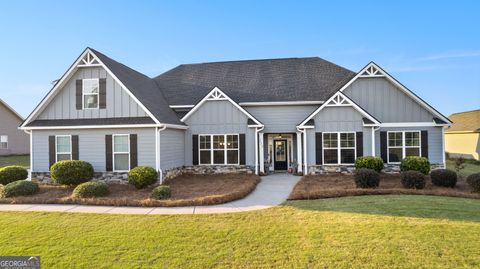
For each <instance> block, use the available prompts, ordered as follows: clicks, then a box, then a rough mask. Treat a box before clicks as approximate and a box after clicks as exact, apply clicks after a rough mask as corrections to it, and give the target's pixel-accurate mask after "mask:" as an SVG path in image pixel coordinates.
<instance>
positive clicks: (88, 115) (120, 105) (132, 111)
mask: <svg viewBox="0 0 480 269" xmlns="http://www.w3.org/2000/svg"><path fill="white" fill-rule="evenodd" d="M89 78H106V95H107V96H106V100H107V106H106V108H105V109H82V110H77V109H76V105H75V104H76V100H75V94H76V85H75V81H76V80H77V79H89ZM146 116H147V114H146V113H145V111H144V110H143V109H142V108H141V107H140V106H139V105H138V104H137V102H135V100H133V99H132V98H131V97H130V96H129V95H128V93H127V92H126V91H125V90H124V89H123V88H122V87H121V86H120V84H118V83H117V82H116V81H115V80H114V79H113V77H112V76H110V75H109V74H108V73H107V71H106V70H105V69H103V68H102V67H85V68H80V69H78V70H77V71H76V72H75V73H74V74H73V76H72V77H71V78H70V79H69V80H68V82H67V83H66V84H65V86H64V87H63V88H62V89H60V90H59V91H58V94H57V95H56V96H55V97H54V98H53V100H52V101H51V102H50V103H49V105H48V106H47V107H46V108H45V110H43V111H42V112H41V114H40V115H39V116H38V119H41V120H56V119H92V118H120V117H146Z"/></svg>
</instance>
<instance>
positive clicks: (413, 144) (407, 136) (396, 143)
mask: <svg viewBox="0 0 480 269" xmlns="http://www.w3.org/2000/svg"><path fill="white" fill-rule="evenodd" d="M407 156H420V131H409V132H405V131H402V132H388V162H389V163H398V162H400V161H401V160H402V159H403V158H405V157H407Z"/></svg>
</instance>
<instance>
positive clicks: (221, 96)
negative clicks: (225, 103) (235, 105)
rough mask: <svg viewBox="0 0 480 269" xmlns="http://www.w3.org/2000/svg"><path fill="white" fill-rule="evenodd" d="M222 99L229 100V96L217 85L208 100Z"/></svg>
mask: <svg viewBox="0 0 480 269" xmlns="http://www.w3.org/2000/svg"><path fill="white" fill-rule="evenodd" d="M220 100H227V97H225V95H224V94H223V92H222V91H220V89H219V88H217V87H215V88H214V89H213V90H212V91H211V92H210V93H209V94H208V95H207V101H220Z"/></svg>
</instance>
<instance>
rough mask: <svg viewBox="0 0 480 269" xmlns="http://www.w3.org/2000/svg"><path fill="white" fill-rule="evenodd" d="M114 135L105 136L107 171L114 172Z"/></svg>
mask: <svg viewBox="0 0 480 269" xmlns="http://www.w3.org/2000/svg"><path fill="white" fill-rule="evenodd" d="M112 154H113V152H112V135H105V170H107V171H113V156H112Z"/></svg>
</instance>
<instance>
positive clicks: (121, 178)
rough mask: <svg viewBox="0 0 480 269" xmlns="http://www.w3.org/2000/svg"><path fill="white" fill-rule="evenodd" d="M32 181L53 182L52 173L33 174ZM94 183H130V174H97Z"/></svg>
mask: <svg viewBox="0 0 480 269" xmlns="http://www.w3.org/2000/svg"><path fill="white" fill-rule="evenodd" d="M32 179H34V180H37V181H40V182H43V183H51V182H52V178H51V177H50V172H32ZM93 181H105V182H115V183H128V172H95V173H94V176H93Z"/></svg>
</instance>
